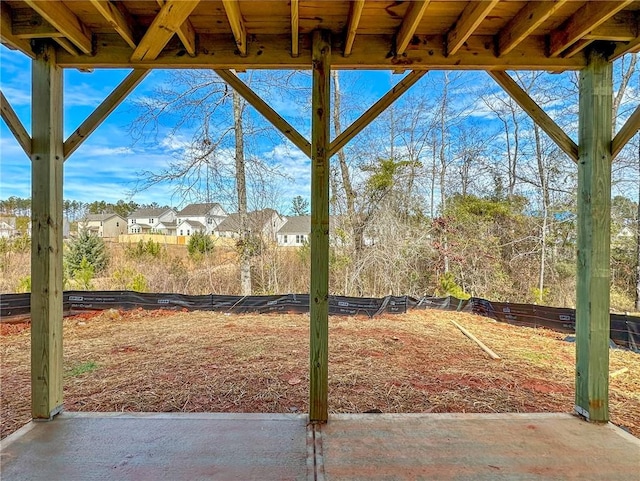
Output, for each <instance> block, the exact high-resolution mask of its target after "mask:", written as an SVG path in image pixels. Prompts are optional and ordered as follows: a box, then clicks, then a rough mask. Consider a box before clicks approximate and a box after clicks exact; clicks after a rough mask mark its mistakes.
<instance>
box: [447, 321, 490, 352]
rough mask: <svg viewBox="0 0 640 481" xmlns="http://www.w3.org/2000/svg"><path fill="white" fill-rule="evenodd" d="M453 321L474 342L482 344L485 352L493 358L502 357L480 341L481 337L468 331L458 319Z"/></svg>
mask: <svg viewBox="0 0 640 481" xmlns="http://www.w3.org/2000/svg"><path fill="white" fill-rule="evenodd" d="M451 322H452V323H453V325H454V326H456V327H457V328H458V329H460V330H461V331H462V334H464V335H465V336H467V337H468V338H469V339H471V340H472V341H473V342H475V343H476V344H477V345H478V346H480V348H481V349H482V350H483V351H484V352H486V353H487V354H489V356H490V357H491V359H500V356H498V355H497V354H496V353H495V352H493V351H492V350H491V349H489V348H488V347H487V346H486V345H485V344H484V343H483V342H482V341H480V339H478V338H477V337H476V336H474V335H473V334H471V333H470V332H469V331H467V330H466V329H465V328H464V327H462V326H461V325H460V324H458V323H457V322H456V321H451Z"/></svg>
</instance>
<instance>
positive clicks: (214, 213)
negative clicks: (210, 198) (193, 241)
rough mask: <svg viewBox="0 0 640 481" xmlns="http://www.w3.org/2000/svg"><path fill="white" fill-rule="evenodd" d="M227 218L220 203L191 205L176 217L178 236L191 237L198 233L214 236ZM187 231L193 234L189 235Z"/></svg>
mask: <svg viewBox="0 0 640 481" xmlns="http://www.w3.org/2000/svg"><path fill="white" fill-rule="evenodd" d="M226 216H227V213H226V212H225V210H224V209H223V208H222V206H221V205H220V204H218V203H204V204H189V205H188V206H186V207H185V208H184V209H182V210H181V211H180V212H178V213H177V215H176V230H177V235H191V234H193V233H194V232H196V231H198V232H204V233H205V234H213V233H214V232H215V229H216V227H217V226H218V225H219V224H220V223H221V222H222V221H223V220H224V219H225V218H226ZM185 222H187V223H188V225H189V227H187V225H186V224H184V223H185ZM183 224H184V225H183ZM181 226H182V228H181ZM200 226H202V227H200ZM187 231H189V232H191V234H187ZM180 232H183V233H182V234H181V233H180Z"/></svg>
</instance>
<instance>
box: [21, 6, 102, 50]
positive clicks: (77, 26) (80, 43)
mask: <svg viewBox="0 0 640 481" xmlns="http://www.w3.org/2000/svg"><path fill="white" fill-rule="evenodd" d="M25 3H26V4H27V5H29V6H30V7H31V8H33V9H34V10H35V11H36V12H38V13H39V14H40V15H41V16H42V17H43V18H44V19H45V20H46V21H47V22H49V23H50V24H51V25H53V26H54V27H55V28H56V29H57V30H58V31H59V32H60V33H61V34H63V35H64V36H65V37H67V38H68V39H69V40H70V41H72V42H73V44H74V45H75V46H76V47H78V48H79V49H80V50H81V51H82V52H83V53H85V54H90V53H91V49H92V45H91V32H90V31H89V29H87V27H85V26H84V24H83V23H82V22H80V20H78V17H76V16H75V14H74V13H73V12H72V11H71V10H69V8H68V7H67V6H66V5H65V4H64V3H62V2H51V1H46V0H25Z"/></svg>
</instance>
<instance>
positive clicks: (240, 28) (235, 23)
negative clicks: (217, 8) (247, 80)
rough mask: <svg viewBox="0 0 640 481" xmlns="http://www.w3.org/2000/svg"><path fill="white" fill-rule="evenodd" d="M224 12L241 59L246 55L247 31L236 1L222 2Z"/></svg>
mask: <svg viewBox="0 0 640 481" xmlns="http://www.w3.org/2000/svg"><path fill="white" fill-rule="evenodd" d="M222 5H224V10H225V11H226V12H227V18H228V19H229V25H231V31H232V32H233V38H235V40H236V45H237V46H238V51H239V52H240V55H242V56H243V57H244V56H246V55H247V29H246V28H245V26H244V20H243V19H242V13H240V3H239V2H238V0H222Z"/></svg>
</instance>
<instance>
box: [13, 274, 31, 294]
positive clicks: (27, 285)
mask: <svg viewBox="0 0 640 481" xmlns="http://www.w3.org/2000/svg"><path fill="white" fill-rule="evenodd" d="M16 292H31V276H24V277H21V278H20V279H19V280H18V286H17V287H16Z"/></svg>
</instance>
